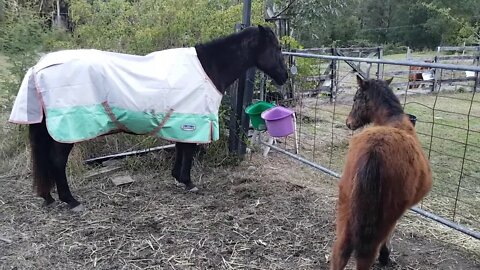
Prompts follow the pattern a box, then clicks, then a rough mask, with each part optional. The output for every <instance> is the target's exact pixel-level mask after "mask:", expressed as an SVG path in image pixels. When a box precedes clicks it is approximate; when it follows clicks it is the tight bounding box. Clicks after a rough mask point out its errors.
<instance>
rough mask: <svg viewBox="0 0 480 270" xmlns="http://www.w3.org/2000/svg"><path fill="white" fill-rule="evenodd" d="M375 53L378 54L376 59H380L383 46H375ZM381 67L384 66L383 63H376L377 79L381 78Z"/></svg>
mask: <svg viewBox="0 0 480 270" xmlns="http://www.w3.org/2000/svg"><path fill="white" fill-rule="evenodd" d="M377 55H378V59H380V60H381V59H382V58H383V48H382V47H377ZM383 68H384V64H380V63H378V65H377V79H379V80H383Z"/></svg>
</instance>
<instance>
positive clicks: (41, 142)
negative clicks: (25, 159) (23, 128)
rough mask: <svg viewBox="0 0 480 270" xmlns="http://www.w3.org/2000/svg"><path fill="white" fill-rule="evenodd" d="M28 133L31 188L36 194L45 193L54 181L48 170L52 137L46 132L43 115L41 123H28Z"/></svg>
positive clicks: (52, 185) (53, 184)
mask: <svg viewBox="0 0 480 270" xmlns="http://www.w3.org/2000/svg"><path fill="white" fill-rule="evenodd" d="M28 135H29V139H30V148H31V156H32V172H33V188H34V190H35V191H36V193H37V195H39V196H42V195H46V194H48V193H49V192H50V191H51V190H52V188H53V187H54V186H55V182H54V179H53V177H51V176H52V175H51V174H50V170H49V168H50V166H51V162H50V148H51V147H52V143H53V139H52V137H51V136H50V134H48V131H47V126H46V124H45V116H44V117H43V120H42V122H41V123H38V124H30V125H29V134H28Z"/></svg>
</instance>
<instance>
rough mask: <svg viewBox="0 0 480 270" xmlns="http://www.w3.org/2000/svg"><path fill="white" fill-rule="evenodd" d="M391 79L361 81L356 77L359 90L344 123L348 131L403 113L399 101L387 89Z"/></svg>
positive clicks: (390, 90)
mask: <svg viewBox="0 0 480 270" xmlns="http://www.w3.org/2000/svg"><path fill="white" fill-rule="evenodd" d="M392 79H393V78H391V79H389V80H386V81H383V80H363V79H362V78H361V77H359V76H357V84H358V86H359V88H358V90H357V92H356V93H355V97H354V98H353V106H352V110H351V111H350V114H349V115H348V117H347V123H346V124H347V127H348V128H349V129H351V130H356V129H358V128H360V127H363V126H365V125H367V124H370V123H371V122H374V121H380V120H383V119H387V118H389V117H391V116H394V115H398V114H402V113H403V109H402V106H401V104H400V101H399V100H398V98H397V96H395V94H394V93H393V91H392V89H390V88H389V84H390V83H391V82H392Z"/></svg>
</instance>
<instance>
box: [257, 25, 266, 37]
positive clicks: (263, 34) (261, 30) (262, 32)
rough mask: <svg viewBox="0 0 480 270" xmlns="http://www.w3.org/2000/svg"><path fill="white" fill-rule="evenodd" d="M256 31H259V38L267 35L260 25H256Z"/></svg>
mask: <svg viewBox="0 0 480 270" xmlns="http://www.w3.org/2000/svg"><path fill="white" fill-rule="evenodd" d="M258 30H259V31H260V35H261V36H266V35H267V30H266V29H265V27H263V26H261V25H258Z"/></svg>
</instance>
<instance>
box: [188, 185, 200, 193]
mask: <svg viewBox="0 0 480 270" xmlns="http://www.w3.org/2000/svg"><path fill="white" fill-rule="evenodd" d="M185 189H186V190H187V191H188V192H192V193H197V192H198V191H199V189H198V188H197V187H196V186H194V185H192V186H186V187H185Z"/></svg>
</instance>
